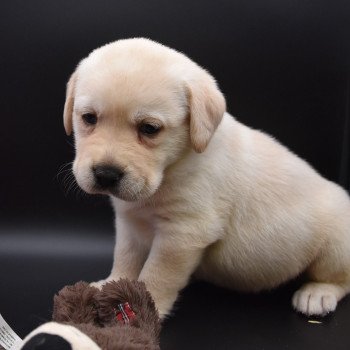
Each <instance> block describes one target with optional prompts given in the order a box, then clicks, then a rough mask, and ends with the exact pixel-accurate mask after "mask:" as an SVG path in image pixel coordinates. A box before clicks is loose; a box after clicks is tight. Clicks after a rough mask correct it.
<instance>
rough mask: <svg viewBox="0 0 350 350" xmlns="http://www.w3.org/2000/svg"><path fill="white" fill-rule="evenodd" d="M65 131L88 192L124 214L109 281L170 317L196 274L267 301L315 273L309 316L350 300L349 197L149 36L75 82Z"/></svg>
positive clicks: (305, 293)
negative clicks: (143, 289)
mask: <svg viewBox="0 0 350 350" xmlns="http://www.w3.org/2000/svg"><path fill="white" fill-rule="evenodd" d="M64 125H65V129H66V132H67V133H68V134H70V133H71V132H72V130H74V136H75V142H76V158H75V161H74V165H73V172H74V175H75V177H76V180H77V182H78V184H79V186H80V187H81V188H82V189H83V190H85V191H86V192H88V193H102V194H107V195H109V196H110V198H111V201H112V204H113V206H114V208H115V212H116V231H117V239H116V247H115V256H114V264H113V268H112V271H111V274H110V276H109V277H108V280H110V279H118V278H120V277H127V278H131V279H139V280H143V281H144V282H145V283H146V285H147V287H148V289H149V290H150V292H151V293H152V295H153V297H154V299H155V302H156V305H157V307H158V310H159V312H160V314H161V316H164V315H166V314H168V313H169V312H170V310H171V308H172V306H173V303H174V301H175V300H176V298H177V296H178V293H179V291H180V290H181V289H182V288H183V287H185V286H186V284H187V283H188V281H189V278H190V276H191V275H192V274H196V275H197V276H198V277H200V278H202V279H205V280H207V281H211V282H214V283H216V284H218V285H220V286H225V287H229V288H233V289H237V290H242V291H254V292H257V291H260V290H263V289H270V288H274V287H276V286H278V285H280V284H281V283H283V282H285V281H287V280H289V279H291V278H293V277H295V276H297V275H299V274H300V273H301V272H302V271H305V270H306V272H307V274H308V276H309V279H310V282H308V283H306V284H305V285H304V286H303V287H302V288H301V289H300V290H298V291H297V292H296V293H295V294H294V297H293V300H292V303H293V306H294V308H295V309H296V310H298V311H300V312H302V313H304V314H307V315H324V314H326V313H328V312H330V311H333V310H335V308H336V305H337V302H338V301H339V300H340V299H341V298H342V297H343V296H344V295H345V294H347V293H348V292H349V291H350V201H349V197H348V195H347V193H346V192H345V191H344V190H343V189H342V188H341V187H339V186H338V185H336V184H334V183H332V182H330V181H328V180H326V179H324V178H322V177H321V176H320V175H319V174H318V173H317V172H316V171H315V170H314V169H313V168H312V167H311V166H310V165H309V164H307V163H306V162H305V161H303V160H302V159H300V158H298V157H297V156H296V155H295V154H293V153H292V152H290V151H289V150H288V149H287V148H285V147H284V146H282V145H281V144H279V143H278V142H277V141H276V140H274V139H273V138H271V137H270V136H268V135H266V134H264V133H262V132H260V131H257V130H253V129H251V128H248V127H246V126H244V125H242V124H241V123H239V122H238V121H237V120H235V119H234V118H233V117H232V116H231V115H229V114H228V113H226V112H225V98H224V96H223V95H222V93H221V92H220V90H219V89H218V87H217V85H216V82H215V80H214V79H213V77H212V76H211V75H210V74H209V73H208V72H207V71H205V70H204V69H202V68H201V67H199V66H198V65H197V64H196V63H194V62H193V61H191V60H190V59H189V58H187V57H186V56H185V55H183V54H181V53H179V52H177V51H175V50H172V49H170V48H167V47H165V46H163V45H160V44H158V43H155V42H153V41H151V40H148V39H127V40H119V41H116V42H114V43H111V44H108V45H105V46H103V47H101V48H99V49H97V50H95V51H93V52H92V53H91V54H90V55H89V56H88V57H87V58H85V59H84V60H82V61H81V62H80V64H79V65H78V67H77V69H76V71H75V72H74V73H73V75H72V76H71V78H70V80H69V82H68V87H67V99H66V103H65V109H64ZM103 282H104V281H100V282H99V283H97V285H100V284H101V283H103Z"/></svg>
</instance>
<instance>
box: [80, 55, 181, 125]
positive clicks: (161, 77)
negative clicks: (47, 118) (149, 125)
mask: <svg viewBox="0 0 350 350" xmlns="http://www.w3.org/2000/svg"><path fill="white" fill-rule="evenodd" d="M125 60H126V57H115V58H114V60H112V59H110V58H109V59H108V60H106V59H101V58H100V59H98V60H97V59H93V60H92V62H88V61H89V58H88V59H87V60H86V61H85V62H84V63H83V64H82V66H81V68H80V69H79V70H78V80H77V86H76V102H75V109H78V110H80V111H85V110H87V111H89V110H93V111H96V112H98V113H101V114H103V113H108V114H110V113H114V114H115V113H116V111H118V113H119V114H124V115H125V114H128V115H137V114H140V113H145V114H155V113H158V114H160V115H163V116H164V118H167V115H169V116H170V115H174V113H175V114H179V113H180V114H184V113H185V109H186V96H185V90H184V88H183V84H181V81H180V79H179V77H175V76H174V75H173V74H171V66H168V65H166V64H160V65H157V64H155V62H153V61H150V60H148V59H146V60H144V61H143V60H142V58H138V59H137V60H134V62H133V60H132V59H131V60H130V61H129V64H127V63H126V62H125ZM158 63H159V62H158ZM176 109H177V110H176ZM179 110H181V111H179Z"/></svg>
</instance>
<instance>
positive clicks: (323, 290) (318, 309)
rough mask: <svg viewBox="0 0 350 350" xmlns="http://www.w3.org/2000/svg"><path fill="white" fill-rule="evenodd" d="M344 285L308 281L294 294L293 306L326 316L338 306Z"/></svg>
mask: <svg viewBox="0 0 350 350" xmlns="http://www.w3.org/2000/svg"><path fill="white" fill-rule="evenodd" d="M341 292H342V287H340V286H337V285H335V284H328V283H307V284H305V285H304V286H302V287H301V288H300V289H299V290H298V291H296V292H295V293H294V295H293V299H292V304H293V307H294V308H295V309H296V310H297V311H299V312H301V313H303V314H305V315H307V316H311V315H315V316H325V315H327V314H328V313H330V312H332V311H334V310H335V309H336V307H337V303H338V300H339V295H340V294H341Z"/></svg>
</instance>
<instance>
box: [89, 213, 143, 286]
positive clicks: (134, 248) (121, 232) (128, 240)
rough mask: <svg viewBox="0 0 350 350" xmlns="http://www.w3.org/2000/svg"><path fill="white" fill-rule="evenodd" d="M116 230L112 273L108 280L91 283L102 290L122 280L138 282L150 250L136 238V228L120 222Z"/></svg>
mask: <svg viewBox="0 0 350 350" xmlns="http://www.w3.org/2000/svg"><path fill="white" fill-rule="evenodd" d="M116 230H117V233H116V244H115V248H114V262H113V267H112V271H111V273H110V275H109V276H108V277H107V278H106V279H104V280H100V281H98V282H94V283H91V286H93V287H96V288H99V289H101V288H102V286H103V285H104V284H105V283H106V282H109V281H117V280H119V279H120V278H128V279H130V280H137V278H138V277H139V274H140V272H141V269H142V266H143V264H144V262H145V260H146V257H147V254H148V251H149V249H148V248H147V246H146V245H144V244H143V242H142V240H140V239H139V237H137V236H136V235H137V233H136V232H135V230H136V228H134V227H133V226H132V225H131V224H126V222H124V221H121V220H120V221H118V223H117V228H116Z"/></svg>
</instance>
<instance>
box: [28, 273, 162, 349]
mask: <svg viewBox="0 0 350 350" xmlns="http://www.w3.org/2000/svg"><path fill="white" fill-rule="evenodd" d="M52 319H53V322H49V323H45V324H43V325H42V326H40V327H38V328H37V329H35V330H34V331H32V332H31V333H30V334H29V335H28V336H27V337H26V338H25V339H24V345H23V347H22V350H33V349H37V350H44V349H50V350H71V349H72V350H101V349H103V350H119V349H123V350H124V349H125V350H126V349H130V350H141V349H143V350H144V349H149V350H156V349H158V350H159V349H160V348H159V333H160V319H159V316H158V312H157V310H156V307H155V304H154V302H153V300H152V297H151V295H150V293H149V292H148V291H147V290H146V287H145V285H144V283H142V282H137V281H129V280H126V279H121V280H119V281H117V282H114V281H113V282H109V283H107V284H105V285H104V286H103V287H102V290H99V289H97V288H94V287H91V286H90V285H89V284H88V283H85V282H78V283H76V284H75V285H73V286H66V287H64V288H63V289H62V290H61V291H60V292H59V293H58V295H55V297H54V308H53V317H52Z"/></svg>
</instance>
